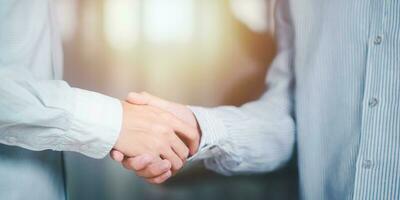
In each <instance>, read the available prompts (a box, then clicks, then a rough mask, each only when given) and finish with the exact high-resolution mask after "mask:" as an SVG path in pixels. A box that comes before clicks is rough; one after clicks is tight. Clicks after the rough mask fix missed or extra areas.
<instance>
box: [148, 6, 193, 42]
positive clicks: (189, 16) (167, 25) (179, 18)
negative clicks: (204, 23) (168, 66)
mask: <svg viewBox="0 0 400 200" xmlns="http://www.w3.org/2000/svg"><path fill="white" fill-rule="evenodd" d="M143 2H144V8H145V10H144V26H145V27H144V31H145V36H146V39H148V40H149V41H150V42H155V43H160V42H161V43H162V42H171V41H172V42H181V41H183V42H185V41H190V39H191V37H192V35H193V31H194V30H193V29H194V27H193V22H194V1H193V0H146V1H143Z"/></svg>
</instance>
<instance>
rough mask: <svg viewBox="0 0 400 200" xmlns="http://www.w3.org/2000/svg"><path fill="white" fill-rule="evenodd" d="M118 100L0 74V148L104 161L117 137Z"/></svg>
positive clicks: (16, 73) (19, 73)
mask: <svg viewBox="0 0 400 200" xmlns="http://www.w3.org/2000/svg"><path fill="white" fill-rule="evenodd" d="M121 122H122V108H121V103H120V101H119V100H117V99H114V98H111V97H107V96H104V95H101V94H98V93H94V92H89V91H86V90H81V89H77V88H71V87H70V86H69V85H68V84H67V83H66V82H64V81H57V80H37V79H35V78H34V77H32V76H31V74H30V73H29V72H28V71H27V70H16V69H13V70H11V69H7V68H5V67H4V68H1V69H0V143H3V144H7V145H15V146H19V147H23V148H27V149H30V150H36V151H40V150H46V149H53V150H60V151H61V150H63V151H75V152H80V153H82V154H85V155H87V156H90V157H93V158H102V157H104V156H105V155H106V154H107V153H108V152H109V151H110V149H111V148H112V147H113V145H114V143H115V142H116V140H117V137H118V135H119V133H120V129H121Z"/></svg>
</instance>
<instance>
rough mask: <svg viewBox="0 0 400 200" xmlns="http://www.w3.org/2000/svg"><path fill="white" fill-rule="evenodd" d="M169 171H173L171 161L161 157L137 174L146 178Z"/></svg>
mask: <svg viewBox="0 0 400 200" xmlns="http://www.w3.org/2000/svg"><path fill="white" fill-rule="evenodd" d="M167 171H171V162H170V161H168V160H162V159H161V158H160V159H159V160H157V161H156V162H153V163H151V164H150V165H148V166H147V167H146V168H144V169H142V170H139V171H137V172H136V175H137V176H140V177H144V178H154V177H158V176H160V175H162V174H164V173H165V172H167Z"/></svg>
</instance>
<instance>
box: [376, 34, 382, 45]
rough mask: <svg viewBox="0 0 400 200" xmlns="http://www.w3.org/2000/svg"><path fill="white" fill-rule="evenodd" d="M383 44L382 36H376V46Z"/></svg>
mask: <svg viewBox="0 0 400 200" xmlns="http://www.w3.org/2000/svg"><path fill="white" fill-rule="evenodd" d="M381 43H382V36H380V35H378V36H376V38H375V40H374V44H375V45H380V44H381Z"/></svg>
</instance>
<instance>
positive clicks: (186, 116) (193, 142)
mask: <svg viewBox="0 0 400 200" xmlns="http://www.w3.org/2000/svg"><path fill="white" fill-rule="evenodd" d="M127 101H128V102H130V103H132V104H137V105H149V106H153V107H157V108H159V109H162V110H164V111H168V112H170V113H172V114H174V115H175V116H176V117H177V118H179V119H181V120H182V121H184V122H186V123H187V124H189V125H190V126H191V127H193V128H195V129H196V130H197V132H196V133H195V134H192V133H189V132H187V133H183V137H181V139H183V140H184V142H185V143H186V145H188V146H189V149H190V155H193V154H195V153H196V152H197V150H198V147H199V143H200V129H199V126H198V123H197V120H196V118H195V116H194V114H193V113H192V111H191V110H190V109H189V108H188V107H187V106H185V105H181V104H177V103H173V102H169V101H166V100H163V99H160V98H158V97H155V96H152V95H150V94H147V93H141V94H138V93H130V94H129V96H128V98H127ZM180 136H182V135H180ZM110 155H111V158H112V159H114V160H115V161H117V162H121V163H122V164H123V166H124V167H125V168H127V169H130V170H132V171H135V172H136V174H137V175H138V176H141V177H143V178H145V179H146V180H147V181H148V182H151V183H161V182H164V181H165V180H166V179H168V178H169V176H167V175H170V174H168V171H167V172H165V167H166V166H167V165H168V163H167V162H166V161H162V160H158V159H157V158H156V157H152V156H151V155H140V156H137V157H127V156H126V155H124V154H123V153H122V152H119V151H117V150H113V151H112V152H111V154H110ZM175 172H176V171H175V170H173V174H175Z"/></svg>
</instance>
